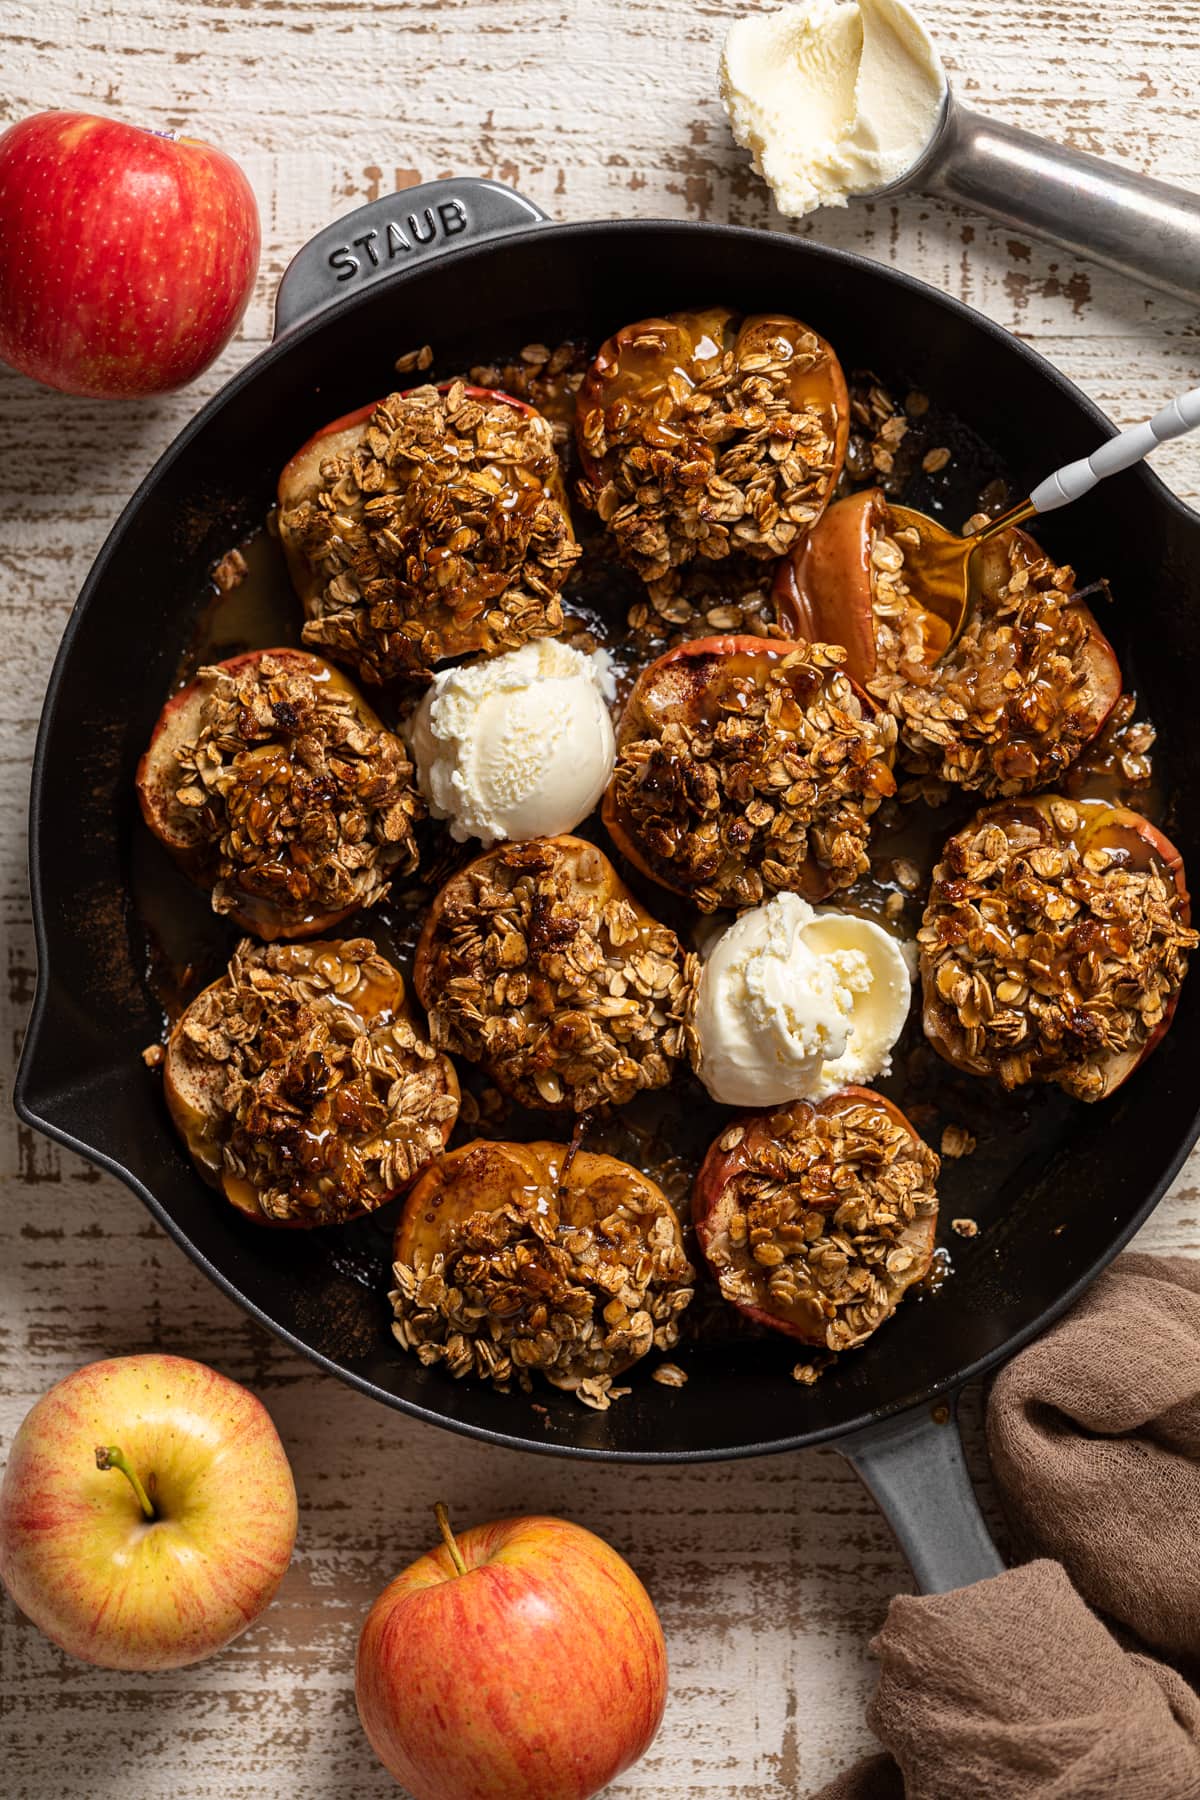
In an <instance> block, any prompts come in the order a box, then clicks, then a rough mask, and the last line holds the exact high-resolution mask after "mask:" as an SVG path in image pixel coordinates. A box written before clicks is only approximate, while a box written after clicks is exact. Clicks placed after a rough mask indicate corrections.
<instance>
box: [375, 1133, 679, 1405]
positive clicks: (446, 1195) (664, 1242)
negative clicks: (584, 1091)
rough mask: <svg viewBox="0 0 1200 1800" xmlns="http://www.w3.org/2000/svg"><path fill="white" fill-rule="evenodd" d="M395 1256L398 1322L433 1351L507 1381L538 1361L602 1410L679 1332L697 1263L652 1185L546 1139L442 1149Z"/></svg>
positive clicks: (414, 1196) (460, 1366)
mask: <svg viewBox="0 0 1200 1800" xmlns="http://www.w3.org/2000/svg"><path fill="white" fill-rule="evenodd" d="M393 1255H394V1259H395V1260H394V1268H393V1275H394V1278H395V1282H396V1287H395V1289H394V1291H393V1292H392V1294H391V1296H390V1298H391V1302H392V1307H393V1310H394V1313H395V1324H394V1325H393V1327H392V1329H393V1331H394V1333H395V1335H396V1338H397V1340H398V1341H399V1342H400V1343H401V1344H402V1345H403V1346H404V1347H405V1348H406V1349H410V1350H415V1351H416V1353H417V1355H418V1356H419V1357H420V1359H421V1361H422V1362H424V1363H438V1362H440V1363H443V1364H444V1365H445V1367H446V1368H447V1370H448V1371H449V1373H450V1374H451V1375H454V1376H456V1377H459V1378H461V1377H462V1376H464V1375H476V1376H479V1377H481V1378H483V1379H489V1380H491V1381H492V1382H494V1383H495V1385H496V1386H497V1387H498V1388H500V1389H502V1390H504V1391H507V1390H508V1389H509V1388H510V1387H511V1386H513V1385H514V1384H515V1385H519V1386H520V1387H522V1388H525V1389H526V1390H528V1388H529V1386H530V1378H531V1376H532V1374H533V1373H534V1372H535V1371H537V1372H540V1373H541V1374H542V1375H543V1376H544V1377H545V1379H546V1380H547V1381H549V1382H551V1383H552V1384H553V1385H554V1386H555V1387H560V1388H565V1389H567V1390H568V1391H570V1392H572V1393H574V1394H575V1395H576V1396H577V1398H578V1399H580V1400H582V1401H584V1402H585V1404H587V1405H589V1406H592V1407H595V1408H597V1409H599V1410H603V1409H604V1408H606V1407H607V1406H608V1404H609V1402H610V1400H611V1399H612V1398H615V1395H614V1394H613V1393H612V1391H611V1390H612V1382H613V1378H614V1377H615V1376H618V1375H622V1374H624V1372H625V1371H626V1370H627V1369H629V1368H631V1367H632V1366H633V1364H634V1363H635V1362H638V1361H639V1360H640V1359H641V1358H642V1357H644V1356H645V1355H646V1354H647V1353H648V1352H649V1351H650V1350H669V1349H670V1348H671V1347H672V1346H673V1345H674V1344H675V1343H676V1341H677V1339H678V1336H679V1318H680V1314H681V1313H682V1312H683V1309H684V1308H685V1307H686V1306H687V1304H688V1302H689V1301H690V1300H691V1298H692V1283H693V1280H694V1273H695V1272H694V1270H693V1269H692V1266H691V1264H690V1263H689V1262H688V1259H687V1256H686V1255H685V1254H684V1249H683V1240H682V1236H681V1233H680V1226H679V1219H678V1216H677V1214H676V1212H675V1209H674V1208H673V1207H672V1206H671V1204H670V1202H669V1201H668V1200H667V1198H666V1196H665V1195H664V1194H663V1192H662V1190H661V1189H660V1188H659V1187H658V1186H657V1184H656V1183H655V1182H653V1181H651V1180H650V1179H649V1177H648V1176H646V1175H643V1174H641V1173H640V1172H639V1171H638V1170H637V1169H634V1168H631V1167H630V1165H629V1164H628V1163H624V1162H620V1161H618V1160H617V1158H616V1157H612V1156H597V1155H594V1154H592V1153H591V1152H589V1151H587V1150H579V1149H578V1148H577V1147H576V1145H574V1144H551V1143H544V1142H537V1143H530V1144H512V1143H494V1142H491V1141H477V1142H475V1143H473V1144H467V1145H466V1146H464V1148H463V1149H461V1150H454V1151H452V1152H450V1153H449V1154H447V1155H445V1156H442V1157H440V1158H439V1159H438V1161H437V1162H435V1163H433V1164H432V1165H431V1167H430V1168H428V1169H427V1170H426V1171H425V1173H424V1174H423V1175H422V1177H421V1179H420V1180H419V1181H418V1182H417V1184H416V1186H415V1187H414V1188H413V1189H412V1192H411V1193H410V1194H409V1196H408V1199H407V1201H406V1202H405V1206H404V1213H403V1216H402V1217H401V1220H400V1224H399V1226H398V1227H397V1230H396V1240H395V1244H394V1247H393ZM618 1391H619V1390H618Z"/></svg>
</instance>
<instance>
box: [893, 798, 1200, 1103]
mask: <svg viewBox="0 0 1200 1800" xmlns="http://www.w3.org/2000/svg"><path fill="white" fill-rule="evenodd" d="M1190 918H1191V912H1190V907H1189V903H1188V892H1187V885H1186V881H1185V877H1184V871H1183V861H1182V858H1181V857H1180V855H1179V852H1178V851H1177V850H1176V849H1175V847H1174V845H1173V844H1172V843H1171V842H1170V841H1169V839H1167V838H1166V837H1164V836H1163V834H1162V832H1161V831H1159V830H1158V829H1157V828H1156V827H1155V826H1153V825H1151V824H1150V822H1149V821H1148V820H1147V819H1144V818H1142V817H1141V815H1140V814H1139V813H1135V812H1131V811H1130V810H1129V809H1128V808H1127V807H1114V806H1109V805H1107V804H1106V803H1105V802H1103V801H1074V800H1066V799H1062V798H1060V797H1058V796H1054V795H1041V796H1039V797H1037V798H1034V799H1023V800H1019V801H1007V802H1001V803H999V804H997V805H994V806H989V807H985V808H984V810H983V811H982V812H981V813H979V814H977V816H976V817H975V818H974V819H973V820H972V821H971V823H970V824H969V825H968V826H966V827H965V829H964V830H962V831H960V832H958V833H957V834H956V835H955V836H954V837H952V838H951V839H950V841H949V843H948V844H947V845H946V847H945V849H944V851H943V853H942V860H941V861H940V862H939V863H938V865H937V867H936V868H935V869H934V872H933V884H932V887H931V889H930V894H929V902H928V904H927V906H926V908H925V919H924V923H923V925H922V927H921V931H920V934H919V937H918V943H919V944H920V950H921V981H922V987H923V991H924V1005H925V1032H926V1035H927V1037H928V1038H929V1041H930V1043H931V1044H932V1045H933V1046H934V1048H935V1049H936V1050H938V1051H939V1052H940V1054H941V1055H942V1056H944V1057H945V1058H946V1059H947V1061H949V1062H952V1063H954V1064H955V1065H956V1066H957V1067H959V1068H962V1069H967V1070H969V1071H970V1072H971V1073H972V1074H976V1075H989V1076H994V1077H996V1078H998V1079H999V1080H1000V1081H1001V1082H1002V1083H1003V1085H1004V1086H1005V1087H1006V1088H1015V1087H1020V1086H1021V1085H1023V1084H1024V1083H1026V1082H1031V1081H1033V1082H1046V1081H1052V1082H1057V1084H1058V1085H1059V1086H1060V1087H1061V1088H1063V1089H1064V1091H1065V1092H1066V1093H1068V1094H1072V1095H1074V1097H1075V1098H1076V1099H1078V1100H1102V1099H1103V1098H1104V1097H1105V1095H1107V1094H1111V1093H1112V1092H1113V1090H1114V1089H1115V1088H1117V1087H1119V1086H1120V1084H1121V1083H1122V1082H1123V1081H1125V1080H1126V1079H1127V1078H1128V1077H1129V1076H1130V1075H1131V1074H1132V1073H1133V1071H1134V1069H1136V1068H1137V1067H1138V1065H1139V1064H1140V1063H1142V1062H1143V1061H1144V1060H1145V1059H1146V1057H1147V1056H1149V1054H1150V1052H1151V1051H1152V1050H1153V1049H1154V1047H1155V1045H1156V1044H1157V1043H1158V1042H1159V1041H1160V1040H1161V1038H1162V1037H1163V1036H1164V1034H1165V1032H1166V1030H1167V1028H1168V1026H1169V1025H1170V1023H1171V1018H1172V1015H1173V1013H1174V1011H1175V1006H1176V1003H1177V1001H1178V998H1179V989H1180V986H1181V984H1182V981H1183V978H1184V975H1185V974H1186V972H1187V962H1188V953H1189V951H1191V950H1193V949H1195V947H1196V944H1197V942H1198V941H1200V939H1198V938H1197V934H1196V932H1194V931H1193V930H1191V929H1190Z"/></svg>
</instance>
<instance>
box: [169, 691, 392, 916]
mask: <svg viewBox="0 0 1200 1800" xmlns="http://www.w3.org/2000/svg"><path fill="white" fill-rule="evenodd" d="M308 661H309V659H308V658H303V659H299V658H297V659H294V660H292V659H287V660H280V659H278V658H276V657H273V656H268V655H262V656H256V657H254V658H252V659H248V660H247V661H246V662H244V663H243V664H242V665H241V666H240V667H235V668H233V669H232V670H231V669H229V668H226V667H223V666H222V665H221V664H214V665H212V666H210V667H208V668H204V669H201V671H200V674H199V676H198V677H197V680H198V682H199V683H200V685H201V688H202V690H203V699H202V702H201V706H200V712H199V731H198V734H197V736H196V737H195V738H194V739H190V740H189V741H187V742H186V743H184V744H183V745H182V746H181V747H180V748H179V749H178V750H177V752H176V762H177V765H178V766H177V771H176V773H177V778H178V784H179V785H178V787H177V788H176V789H175V791H174V794H173V796H172V797H171V799H170V802H169V805H168V824H169V827H170V830H171V835H172V841H173V842H175V843H177V844H179V845H180V846H183V847H185V848H186V849H187V850H189V851H192V852H194V853H195V854H196V855H197V856H198V857H199V858H200V859H201V860H202V861H203V863H204V864H205V872H206V873H210V872H211V873H212V874H213V876H214V877H215V880H214V886H213V897H212V904H213V911H214V912H217V913H235V912H237V911H238V910H239V907H244V906H245V903H246V901H247V900H249V901H251V902H254V901H259V902H265V903H266V904H267V905H269V906H271V907H274V908H278V909H280V911H281V912H283V913H284V914H285V915H292V916H293V917H297V918H300V919H303V918H304V917H305V916H306V915H309V914H313V915H329V914H332V913H341V914H343V915H344V914H345V913H347V912H350V911H353V910H356V909H357V908H359V907H363V906H373V905H374V904H375V902H376V901H378V900H380V899H382V897H383V896H384V894H386V893H387V891H388V884H389V881H390V879H391V877H392V876H393V875H408V874H411V872H412V871H413V870H414V869H415V868H416V866H417V845H416V839H415V837H414V835H413V826H414V823H415V822H416V820H418V819H420V818H422V817H423V816H424V810H425V809H424V806H423V803H422V801H421V799H420V796H419V795H418V793H417V791H416V786H415V781H414V774H413V767H412V764H411V763H410V761H409V759H408V756H407V753H406V751H405V749H404V746H403V744H402V743H401V742H400V740H399V738H397V737H394V736H393V735H392V733H391V732H390V731H385V730H384V729H383V727H382V726H380V725H379V724H378V723H377V722H376V723H375V724H373V725H372V724H367V723H364V720H363V717H362V714H361V711H360V709H359V707H358V706H357V705H356V704H355V697H354V696H353V695H352V694H350V693H348V692H347V691H346V689H345V687H344V686H343V685H342V683H341V682H340V681H336V680H335V681H323V680H319V679H314V673H313V672H310V671H308V670H306V669H305V668H304V667H303V664H304V663H307V662H308ZM245 922H246V923H247V924H249V923H250V920H249V918H247V920H246V921H245ZM260 922H261V921H260Z"/></svg>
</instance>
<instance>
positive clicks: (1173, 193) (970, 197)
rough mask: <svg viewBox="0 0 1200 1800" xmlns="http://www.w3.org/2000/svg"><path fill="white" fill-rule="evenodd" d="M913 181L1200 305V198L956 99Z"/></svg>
mask: <svg viewBox="0 0 1200 1800" xmlns="http://www.w3.org/2000/svg"><path fill="white" fill-rule="evenodd" d="M904 185H905V186H906V187H916V188H921V189H924V191H925V192H926V193H932V194H939V195H941V196H943V197H944V198H946V199H949V200H955V201H958V202H959V203H960V204H962V205H964V206H974V207H977V208H979V210H980V211H982V212H988V213H991V214H992V215H993V216H994V217H995V218H997V219H1000V220H1001V221H1002V222H1003V223H1004V224H1005V225H1009V226H1011V227H1012V229H1013V230H1014V231H1020V232H1031V233H1033V234H1034V235H1035V236H1037V237H1044V238H1049V239H1050V240H1051V242H1053V243H1055V244H1061V245H1062V246H1063V248H1064V249H1066V250H1070V251H1072V252H1074V253H1075V254H1076V255H1078V256H1086V257H1090V258H1091V259H1092V261H1093V262H1098V263H1103V264H1104V265H1105V267H1106V268H1109V269H1115V270H1116V271H1117V273H1118V274H1120V275H1126V276H1128V277H1129V278H1130V280H1132V281H1141V282H1146V283H1149V285H1150V286H1151V287H1157V288H1163V289H1165V290H1166V292H1167V293H1169V294H1174V295H1176V296H1177V297H1178V298H1179V299H1182V300H1186V301H1188V302H1190V303H1191V304H1192V305H1196V304H1197V303H1198V302H1200V195H1198V194H1191V193H1188V192H1187V190H1186V189H1185V188H1178V187H1173V186H1172V185H1171V184H1170V183H1169V182H1165V181H1156V180H1154V179H1152V178H1151V177H1150V176H1149V175H1142V174H1139V173H1138V172H1137V171H1136V170H1133V169H1123V168H1121V167H1119V166H1118V165H1117V164H1115V163H1109V162H1105V161H1104V160H1103V158H1101V157H1099V156H1089V155H1087V154H1086V153H1085V152H1083V151H1081V150H1071V149H1068V148H1067V146H1066V145H1065V144H1055V143H1052V142H1051V141H1050V140H1049V139H1048V138H1040V137H1035V136H1034V135H1033V133H1032V132H1028V131H1018V130H1017V129H1016V128H1015V127H1013V126H1011V125H1004V124H1001V123H999V122H998V121H997V120H994V119H988V118H984V117H983V115H982V114H980V113H975V112H971V111H969V110H968V109H967V108H965V107H961V106H959V105H958V103H957V102H956V101H955V99H954V96H953V94H951V95H950V96H949V97H948V101H947V105H946V109H945V113H944V115H943V119H942V124H941V127H940V129H939V130H938V132H937V135H936V136H935V138H934V140H933V142H932V143H931V145H930V147H929V149H928V151H927V152H926V154H925V157H924V158H923V159H922V161H921V162H920V163H919V164H918V165H917V167H916V168H915V169H913V170H911V171H910V173H909V174H908V175H907V176H906V177H905V180H904Z"/></svg>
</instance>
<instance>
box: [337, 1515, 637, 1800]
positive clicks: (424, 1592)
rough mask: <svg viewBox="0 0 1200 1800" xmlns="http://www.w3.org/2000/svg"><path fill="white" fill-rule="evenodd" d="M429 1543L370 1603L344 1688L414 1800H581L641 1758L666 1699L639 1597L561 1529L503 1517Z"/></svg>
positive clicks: (605, 1553)
mask: <svg viewBox="0 0 1200 1800" xmlns="http://www.w3.org/2000/svg"><path fill="white" fill-rule="evenodd" d="M458 1548H459V1551H460V1553H461V1555H462V1558H463V1560H464V1562H465V1563H466V1566H467V1573H466V1574H462V1575H460V1574H459V1573H458V1572H457V1570H456V1569H455V1566H454V1563H453V1561H452V1559H451V1555H450V1552H449V1550H448V1549H447V1548H446V1547H445V1546H444V1545H439V1546H438V1548H437V1549H436V1550H431V1551H429V1552H428V1554H426V1555H425V1556H422V1557H420V1558H419V1559H418V1560H417V1561H416V1562H415V1563H413V1564H412V1565H411V1566H410V1567H409V1568H408V1569H406V1570H405V1571H404V1573H403V1574H402V1575H399V1576H397V1578H396V1580H395V1581H393V1582H392V1584H391V1586H390V1587H388V1588H386V1589H385V1590H384V1592H383V1593H382V1594H381V1595H380V1596H379V1598H378V1600H376V1602H375V1604H374V1606H373V1607H372V1608H371V1611H370V1613H369V1614H368V1616H367V1622H366V1624H365V1625H364V1627H363V1631H362V1636H361V1638H360V1639H359V1645H358V1661H357V1665H356V1669H355V1691H356V1694H357V1698H358V1714H359V1718H360V1719H361V1720H362V1725H363V1729H364V1731H365V1732H366V1734H367V1737H368V1738H369V1739H370V1742H371V1746H372V1748H373V1749H374V1751H375V1753H376V1755H377V1756H378V1757H379V1758H380V1760H381V1762H383V1764H384V1765H385V1767H386V1768H387V1769H388V1770H389V1771H390V1772H391V1774H392V1775H394V1776H395V1778H396V1780H397V1781H398V1782H400V1784H401V1785H402V1786H403V1787H405V1788H407V1789H408V1790H409V1792H410V1793H411V1794H412V1795H413V1796H414V1800H587V1797H588V1796H589V1795H592V1794H596V1793H598V1792H599V1791H600V1789H601V1788H603V1787H606V1786H607V1785H608V1783H609V1782H610V1781H612V1780H613V1779H614V1778H615V1777H616V1776H617V1775H619V1774H620V1773H621V1771H622V1770H623V1769H627V1768H629V1767H630V1765H631V1764H632V1763H635V1762H636V1761H637V1760H638V1758H639V1757H641V1756H643V1755H644V1754H645V1753H646V1751H647V1750H648V1749H649V1747H650V1745H651V1743H652V1742H653V1740H654V1736H655V1734H656V1732H657V1731H658V1728H659V1725H660V1724H661V1722H662V1716H663V1709H664V1707H665V1705H666V1697H667V1650H666V1644H665V1641H664V1639H663V1634H662V1627H661V1626H660V1624H659V1622H658V1615H657V1614H656V1612H655V1610H654V1607H653V1604H652V1602H651V1600H650V1596H649V1595H648V1594H647V1592H646V1590H645V1588H644V1587H643V1586H642V1584H641V1582H640V1581H639V1580H638V1578H637V1576H636V1575H635V1574H634V1572H633V1570H632V1569H631V1568H630V1567H629V1565H628V1563H626V1562H625V1561H624V1560H623V1559H622V1558H621V1557H620V1556H618V1555H617V1553H616V1551H615V1550H613V1549H612V1548H611V1547H610V1546H609V1545H608V1544H606V1543H604V1541H603V1540H602V1539H601V1538H598V1537H595V1536H593V1534H592V1533H591V1532H590V1531H585V1530H584V1529H583V1528H582V1527H581V1526H578V1525H572V1524H569V1523H568V1522H567V1521H566V1520H564V1519H551V1518H524V1519H501V1520H498V1521H497V1522H496V1523H494V1524H491V1525H477V1526H474V1527H473V1528H472V1529H471V1530H469V1531H466V1532H463V1533H462V1534H461V1536H460V1537H459V1538H458Z"/></svg>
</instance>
